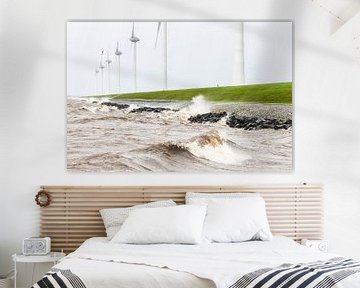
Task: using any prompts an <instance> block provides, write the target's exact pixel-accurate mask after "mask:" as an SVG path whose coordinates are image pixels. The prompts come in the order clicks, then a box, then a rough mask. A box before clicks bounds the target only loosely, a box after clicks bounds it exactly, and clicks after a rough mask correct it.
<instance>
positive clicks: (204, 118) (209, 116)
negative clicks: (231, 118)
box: [188, 112, 227, 123]
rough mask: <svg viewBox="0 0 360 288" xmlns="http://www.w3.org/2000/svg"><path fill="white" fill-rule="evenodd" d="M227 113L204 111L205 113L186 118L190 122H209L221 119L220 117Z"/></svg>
mask: <svg viewBox="0 0 360 288" xmlns="http://www.w3.org/2000/svg"><path fill="white" fill-rule="evenodd" d="M226 115H227V113H226V112H219V113H216V112H210V113H205V114H198V115H196V116H191V117H190V118H189V119H188V120H189V121H190V122H191V123H205V122H210V123H215V122H218V121H220V120H221V118H223V117H225V116H226Z"/></svg>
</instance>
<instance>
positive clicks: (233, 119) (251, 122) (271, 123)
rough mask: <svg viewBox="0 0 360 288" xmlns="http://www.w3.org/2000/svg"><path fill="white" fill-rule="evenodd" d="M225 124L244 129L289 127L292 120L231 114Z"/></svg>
mask: <svg viewBox="0 0 360 288" xmlns="http://www.w3.org/2000/svg"><path fill="white" fill-rule="evenodd" d="M226 124H227V125H228V126H229V127H232V128H243V129H245V130H259V129H275V130H279V129H289V128H290V127H291V126H292V120H291V119H288V120H286V121H281V120H278V119H270V118H257V117H246V116H238V115H231V116H230V117H229V118H228V119H227V121H226Z"/></svg>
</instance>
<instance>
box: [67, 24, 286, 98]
mask: <svg viewBox="0 0 360 288" xmlns="http://www.w3.org/2000/svg"><path fill="white" fill-rule="evenodd" d="M236 24H237V23H236V22H168V88H169V89H181V88H194V87H212V86H217V85H219V86H227V85H236V84H238V83H233V70H234V67H233V66H234V59H235V44H236V39H237V38H236V31H237V30H236V28H237V25H236ZM157 25H158V22H135V35H136V36H137V37H139V38H140V41H139V42H138V44H137V71H138V76H137V79H138V81H137V82H138V91H151V90H162V89H163V83H164V82H163V51H164V50H163V48H164V44H163V43H164V41H163V30H162V29H161V30H160V36H159V40H158V45H157V47H156V48H155V38H156V33H157ZM131 29H132V22H68V25H67V94H68V95H69V96H84V95H93V94H98V93H100V92H101V74H100V73H99V74H98V91H96V76H95V69H96V68H97V67H98V66H99V63H100V54H101V51H102V50H104V51H105V52H104V54H105V56H106V53H107V51H108V50H109V55H110V59H111V60H112V61H113V62H112V64H111V66H112V68H111V70H110V71H111V76H110V79H111V85H110V91H111V92H112V93H116V92H118V80H117V79H118V64H117V62H116V59H115V55H114V52H115V48H116V42H117V41H119V43H120V50H121V51H122V52H123V55H122V56H121V86H122V87H121V90H122V92H133V89H134V88H133V87H134V82H133V43H131V42H130V41H129V37H130V35H131ZM244 47H245V48H244V49H245V56H244V57H245V81H246V84H251V83H266V82H281V81H291V80H292V23H291V22H245V25H244ZM105 58H106V57H105ZM107 73H108V72H107V69H104V90H105V91H104V92H105V93H107V92H108V91H109V87H108V74H107Z"/></svg>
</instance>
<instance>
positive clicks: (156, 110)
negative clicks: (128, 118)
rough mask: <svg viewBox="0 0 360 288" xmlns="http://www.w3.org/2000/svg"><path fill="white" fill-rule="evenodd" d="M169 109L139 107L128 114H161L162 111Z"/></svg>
mask: <svg viewBox="0 0 360 288" xmlns="http://www.w3.org/2000/svg"><path fill="white" fill-rule="evenodd" d="M169 110H171V109H170V108H162V107H140V108H136V109H133V110H131V111H130V113H141V112H153V113H161V112H163V111H169Z"/></svg>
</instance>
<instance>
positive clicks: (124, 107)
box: [101, 102, 130, 110]
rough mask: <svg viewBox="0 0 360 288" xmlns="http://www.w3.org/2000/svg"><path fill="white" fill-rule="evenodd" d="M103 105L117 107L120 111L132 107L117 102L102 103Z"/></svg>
mask: <svg viewBox="0 0 360 288" xmlns="http://www.w3.org/2000/svg"><path fill="white" fill-rule="evenodd" d="M101 105H106V106H110V107H116V108H117V109H119V110H121V109H126V108H129V107H130V105H128V104H119V103H115V102H102V103H101Z"/></svg>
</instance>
